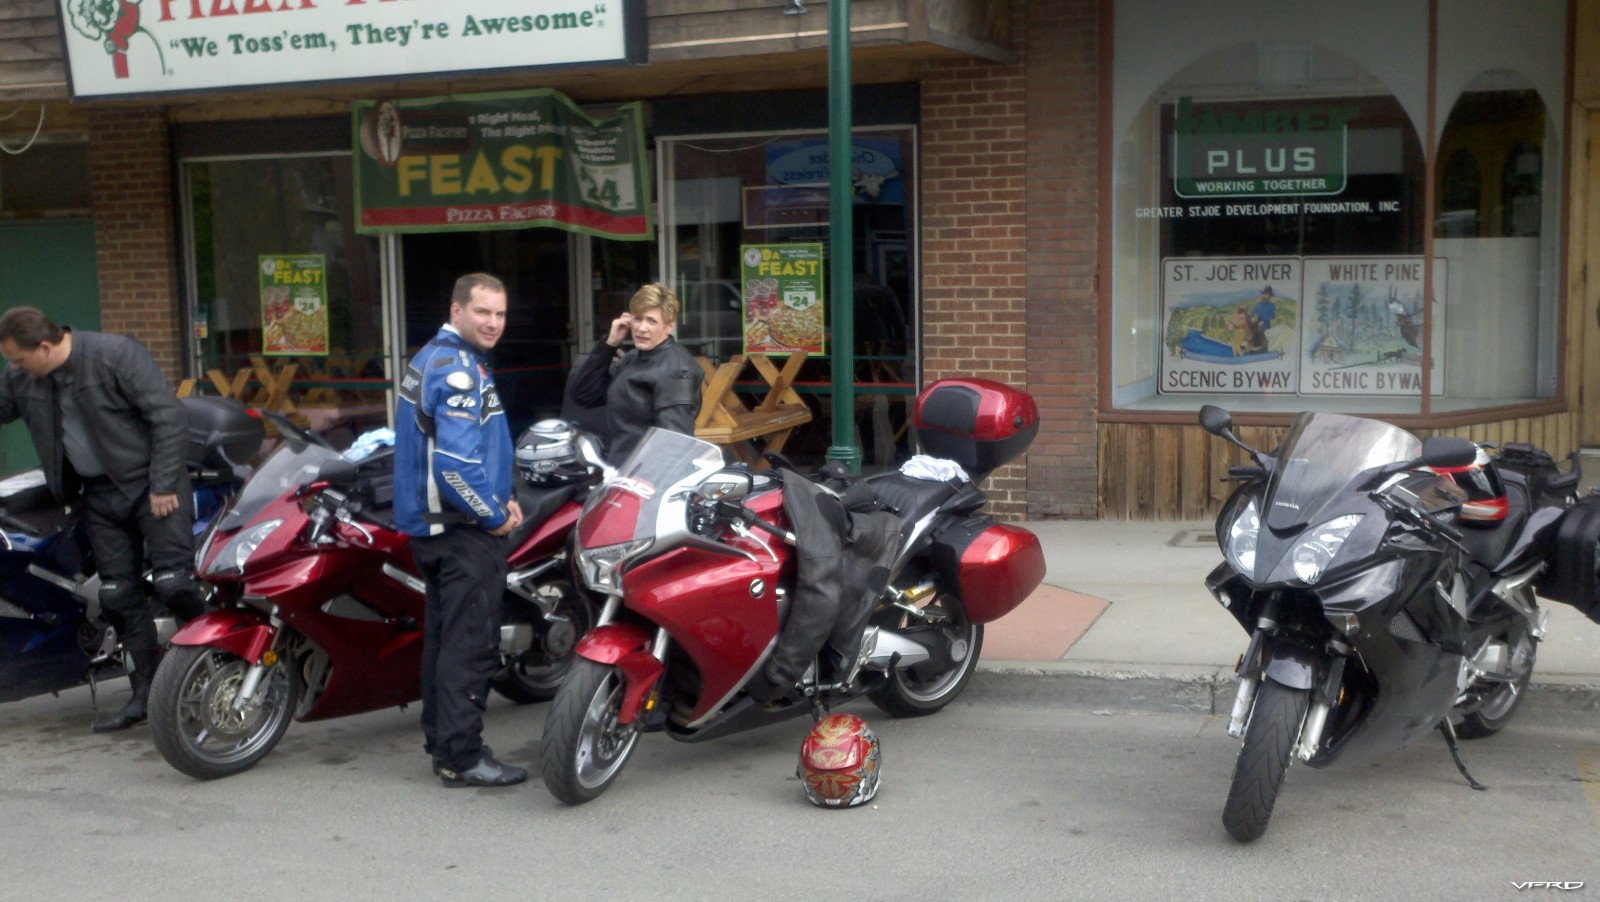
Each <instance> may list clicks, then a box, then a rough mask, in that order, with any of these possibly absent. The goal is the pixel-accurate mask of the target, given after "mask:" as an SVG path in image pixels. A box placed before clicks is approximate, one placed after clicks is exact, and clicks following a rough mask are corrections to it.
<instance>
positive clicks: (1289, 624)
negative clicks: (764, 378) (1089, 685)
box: [1200, 405, 1600, 842]
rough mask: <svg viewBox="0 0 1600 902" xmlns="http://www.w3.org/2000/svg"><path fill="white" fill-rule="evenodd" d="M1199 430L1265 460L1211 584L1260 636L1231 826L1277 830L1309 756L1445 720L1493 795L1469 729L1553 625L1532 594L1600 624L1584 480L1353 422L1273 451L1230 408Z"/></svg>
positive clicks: (1241, 834) (1242, 833)
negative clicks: (1295, 767)
mask: <svg viewBox="0 0 1600 902" xmlns="http://www.w3.org/2000/svg"><path fill="white" fill-rule="evenodd" d="M1200 423H1201V425H1202V426H1204V427H1205V429H1206V430H1207V431H1208V432H1210V433H1212V434H1213V435H1217V436H1220V437H1221V438H1223V439H1226V440H1227V441H1229V442H1231V443H1232V444H1234V445H1236V446H1238V447H1239V448H1241V449H1243V450H1244V451H1245V452H1246V453H1248V454H1249V455H1250V458H1251V459H1252V460H1253V461H1254V465H1253V466H1243V467H1234V468H1232V469H1231V470H1230V471H1229V476H1230V478H1232V479H1236V480H1238V481H1240V482H1241V483H1242V484H1241V485H1240V487H1239V488H1238V489H1237V490H1236V491H1235V492H1234V493H1233V495H1232V496H1231V497H1230V498H1229V499H1228V501H1227V503H1226V504H1225V505H1224V507H1223V509H1222V512H1221V514H1220V515H1219V516H1218V518H1217V543H1218V545H1219V546H1221V549H1222V553H1223V558H1224V560H1223V563H1222V564H1221V565H1219V566H1218V567H1217V568H1216V570H1214V571H1213V572H1212V573H1211V575H1210V576H1208V577H1207V578H1206V586H1207V588H1208V589H1210V590H1211V593H1212V595H1213V596H1214V597H1215V598H1216V600H1217V601H1219V602H1220V603H1221V604H1222V605H1223V607H1225V608H1227V610H1228V612H1229V613H1230V614H1232V615H1233V616H1234V618H1235V619H1237V620H1238V621H1239V624H1240V626H1242V627H1244V629H1245V631H1246V632H1248V633H1249V634H1250V644H1249V647H1248V648H1247V649H1246V650H1245V653H1244V655H1243V656H1242V657H1241V659H1240V661H1239V666H1238V680H1239V682H1238V693H1237V696H1236V697H1235V699H1234V704H1233V710H1232V712H1231V715H1230V717H1229V722H1228V733H1229V735H1231V736H1235V737H1242V738H1243V740H1244V742H1243V746H1242V747H1241V748H1240V751H1239V756H1238V759H1237V762H1236V764H1235V767H1234V773H1233V782H1232V785H1231V786H1230V788H1229V791H1228V800H1227V804H1226V805H1225V806H1224V809H1223V815H1222V822H1223V825H1224V826H1225V827H1226V828H1227V830H1228V832H1229V833H1230V834H1231V835H1232V836H1233V837H1234V838H1235V839H1237V840H1239V841H1241V842H1250V841H1252V840H1255V839H1257V838H1259V837H1260V836H1261V835H1262V834H1263V833H1265V832H1266V829H1267V823H1268V821H1269V820H1270V818H1271V817H1272V809H1273V806H1274V804H1275V802H1276V801H1277V797H1278V793H1279V791H1280V790H1281V788H1282V787H1283V782H1284V776H1285V774H1286V773H1287V771H1288V768H1289V764H1290V761H1291V760H1292V759H1294V758H1299V759H1300V760H1302V761H1304V762H1306V763H1307V764H1308V765H1310V766H1312V767H1324V766H1326V765H1329V764H1332V763H1333V762H1334V761H1336V760H1344V761H1351V760H1357V759H1361V758H1367V757H1370V756H1373V755H1376V754H1380V753H1383V752H1386V751H1389V750H1392V749H1395V748H1398V747H1400V746H1401V745H1404V744H1406V743H1409V742H1411V741H1412V740H1415V739H1417V738H1419V737H1421V736H1423V735H1424V734H1427V733H1429V732H1431V731H1434V730H1439V731H1441V732H1443V733H1444V735H1445V739H1446V741H1447V743H1448V745H1449V748H1450V751H1451V754H1452V756H1453V758H1454V760H1455V762H1456V766H1457V767H1458V768H1459V769H1460V770H1461V773H1462V775H1463V776H1464V777H1465V778H1466V779H1467V781H1468V782H1469V783H1471V784H1472V785H1473V787H1474V788H1478V789H1481V788H1483V787H1482V786H1481V785H1479V784H1478V783H1477V782H1476V781H1475V780H1473V779H1472V777H1471V775H1470V774H1468V773H1467V770H1466V767H1465V765H1464V764H1463V763H1462V760H1461V756H1460V753H1459V748H1458V746H1457V744H1456V737H1457V736H1460V737H1463V738H1478V737H1483V736H1489V735H1492V734H1493V733H1495V732H1498V731H1499V730H1500V729H1501V728H1502V727H1504V726H1505V725H1506V724H1507V723H1508V722H1509V721H1510V719H1511V717H1512V715H1513V714H1514V713H1515V711H1516V709H1517V705H1518V702H1519V701H1520V700H1521V698H1522V695H1523V691H1524V689H1525V688H1526V687H1527V685H1528V683H1529V680H1530V679H1531V677H1532V674H1533V667H1534V660H1535V657H1536V654H1537V650H1538V643H1539V640H1540V639H1541V638H1543V636H1544V633H1545V624H1546V622H1547V620H1548V614H1547V613H1541V611H1540V609H1539V604H1538V599H1537V598H1536V597H1535V591H1536V589H1538V590H1539V591H1540V592H1541V593H1543V594H1546V595H1548V596H1550V597H1554V598H1558V599H1560V600H1565V601H1569V602H1570V603H1574V604H1576V605H1578V606H1580V607H1582V608H1583V609H1584V610H1585V612H1586V613H1589V615H1590V616H1591V617H1596V616H1600V607H1597V606H1596V603H1595V602H1596V598H1597V597H1600V593H1597V592H1596V583H1595V582H1594V567H1595V549H1596V539H1597V537H1600V516H1596V512H1597V506H1596V504H1595V503H1593V502H1589V501H1587V500H1586V501H1585V503H1583V504H1581V505H1575V502H1576V496H1575V489H1576V487H1577V484H1578V474H1577V473H1576V472H1573V473H1568V474H1563V473H1561V472H1560V471H1559V469H1558V468H1557V467H1556V466H1555V464H1554V463H1553V462H1552V461H1551V459H1550V457H1549V456H1548V455H1545V454H1544V453H1543V452H1541V451H1538V450H1537V449H1533V448H1529V447H1527V446H1520V447H1519V448H1518V449H1517V452H1518V453H1516V454H1508V453H1506V452H1503V453H1502V455H1501V458H1500V460H1493V459H1490V458H1489V457H1488V456H1487V454H1486V453H1485V451H1484V449H1483V448H1480V447H1479V446H1478V445H1476V444H1474V443H1472V442H1470V441H1468V440H1466V439H1458V438H1447V437H1437V438H1430V439H1428V440H1427V441H1420V440H1418V439H1417V437H1416V436H1413V435H1412V434H1410V433H1408V432H1406V431H1404V430H1402V429H1399V428H1397V427H1395V426H1391V425H1389V424H1387V423H1382V422H1378V421H1376V420H1368V419H1362V418H1359V417H1351V416H1342V415H1338V414H1326V413H1303V414H1301V415H1300V416H1299V417H1298V418H1297V419H1296V420H1295V421H1294V423H1293V425H1291V426H1290V428H1289V431H1288V433H1287V434H1286V435H1285V437H1284V439H1283V442H1282V444H1281V445H1280V446H1279V447H1278V448H1277V449H1276V451H1274V452H1273V453H1271V454H1268V453H1265V452H1263V451H1259V450H1256V449H1253V448H1250V447H1248V446H1246V445H1245V444H1244V443H1243V442H1241V441H1240V440H1239V439H1238V438H1237V437H1235V436H1234V434H1233V431H1232V420H1231V417H1230V416H1229V415H1228V413H1227V412H1226V411H1223V410H1221V409H1220V408H1216V407H1212V406H1209V405H1208V406H1206V407H1204V408H1202V409H1201V411H1200ZM1510 450H1511V449H1510V447H1509V446H1508V449H1507V451H1508V452H1509V451H1510ZM1574 469H1575V467H1574ZM1580 555H1581V556H1582V557H1583V558H1584V559H1585V560H1587V573H1586V576H1585V574H1576V575H1574V576H1573V577H1572V579H1571V580H1570V585H1556V583H1557V582H1559V581H1560V579H1562V577H1559V576H1558V575H1557V574H1556V573H1555V568H1553V567H1552V562H1553V561H1554V560H1556V559H1557V558H1558V557H1562V556H1567V557H1573V556H1580ZM1541 578H1543V579H1544V581H1545V582H1544V583H1541V582H1540V580H1541ZM1585 578H1586V579H1587V580H1588V582H1587V584H1586V585H1583V580H1584V579H1585ZM1563 596H1565V597H1563Z"/></svg>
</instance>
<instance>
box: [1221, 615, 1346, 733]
mask: <svg viewBox="0 0 1600 902" xmlns="http://www.w3.org/2000/svg"><path fill="white" fill-rule="evenodd" d="M1276 628H1277V624H1276V623H1274V622H1273V621H1272V620H1270V619H1268V618H1265V617H1263V618H1262V619H1261V620H1260V622H1259V623H1258V624H1257V625H1256V631H1255V632H1254V633H1252V634H1251V636H1250V647H1249V648H1247V649H1245V653H1244V655H1243V656H1242V657H1240V659H1239V668H1238V677H1239V689H1238V691H1237V692H1236V693H1235V694H1234V697H1233V710H1232V711H1230V712H1229V714H1228V735H1229V736H1232V737H1233V738H1235V739H1239V738H1242V737H1243V736H1244V732H1245V729H1246V728H1247V727H1248V725H1249V722H1250V714H1251V713H1252V712H1253V711H1254V709H1255V700H1256V689H1257V688H1259V687H1260V685H1261V677H1262V674H1263V673H1265V671H1266V665H1267V662H1266V661H1265V660H1264V659H1263V657H1262V650H1261V649H1262V646H1263V644H1264V643H1265V640H1266V637H1267V635H1268V634H1269V633H1270V632H1272V631H1273V630H1275V629H1276ZM1328 646H1329V651H1331V652H1332V653H1333V654H1332V656H1331V660H1330V662H1329V665H1328V671H1327V673H1326V674H1324V676H1323V678H1322V680H1321V682H1320V684H1319V685H1317V686H1315V687H1313V694H1312V697H1311V706H1310V708H1309V709H1308V710H1307V711H1306V717H1305V720H1304V721H1302V722H1301V725H1300V732H1299V735H1298V736H1297V737H1296V742H1295V747H1294V755H1295V757H1297V758H1299V759H1300V760H1301V761H1310V760H1311V759H1312V758H1313V757H1315V756H1316V754H1317V752H1318V751H1319V750H1320V748H1321V742H1322V731H1323V730H1324V729H1326V727H1327V725H1328V715H1329V714H1331V713H1332V712H1333V706H1334V704H1335V703H1337V702H1338V700H1339V686H1340V684H1341V683H1343V681H1344V666H1345V661H1346V660H1347V657H1346V656H1347V655H1348V654H1349V652H1350V650H1351V649H1350V646H1348V645H1346V644H1345V643H1343V642H1340V641H1338V640H1330V641H1329V643H1328Z"/></svg>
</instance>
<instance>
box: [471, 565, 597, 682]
mask: <svg viewBox="0 0 1600 902" xmlns="http://www.w3.org/2000/svg"><path fill="white" fill-rule="evenodd" d="M559 591H560V593H561V598H560V600H559V601H557V602H555V604H554V606H553V607H554V609H555V615H556V618H557V619H555V620H546V619H545V618H544V613H543V612H542V611H540V610H539V606H538V605H536V604H534V603H533V602H531V601H528V600H527V599H526V598H523V597H522V596H520V595H517V594H514V593H511V592H507V593H506V597H505V614H504V616H503V617H502V620H503V622H505V623H527V624H530V625H532V626H533V647H532V648H529V649H528V650H527V651H525V652H523V653H522V654H520V655H518V656H517V657H515V658H512V659H510V660H508V661H507V662H506V665H505V666H504V667H502V668H500V671H499V672H498V673H496V674H495V675H494V678H493V679H492V680H490V683H489V685H490V686H492V687H493V688H494V691H495V692H498V693H499V694H500V695H503V696H505V697H506V698H508V699H510V700H511V701H513V702H516V703H517V704H519V705H528V704H532V703H534V702H544V701H549V700H550V699H552V698H555V695H556V690H558V689H560V688H561V681H562V680H564V679H566V678H567V674H568V673H570V672H572V664H573V662H574V661H576V660H577V655H575V654H573V653H572V649H573V648H574V647H576V646H577V644H578V640H579V639H581V638H583V634H584V633H587V632H588V631H589V630H591V629H593V628H594V622H595V618H596V614H597V613H598V612H597V611H595V608H594V605H592V604H590V603H589V600H588V599H587V598H585V597H584V596H583V595H581V594H580V593H579V592H578V591H577V590H576V589H574V588H572V587H571V586H566V585H563V586H560V587H559Z"/></svg>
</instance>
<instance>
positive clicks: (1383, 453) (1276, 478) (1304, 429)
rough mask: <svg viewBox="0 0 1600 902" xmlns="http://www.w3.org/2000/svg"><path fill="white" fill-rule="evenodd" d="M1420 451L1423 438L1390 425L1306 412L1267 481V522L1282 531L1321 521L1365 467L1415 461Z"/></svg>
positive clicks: (1291, 431) (1280, 449)
mask: <svg viewBox="0 0 1600 902" xmlns="http://www.w3.org/2000/svg"><path fill="white" fill-rule="evenodd" d="M1421 450H1422V442H1421V440H1419V439H1418V438H1417V437H1416V436H1414V435H1412V434H1411V433H1409V432H1407V431H1405V430H1404V429H1400V428H1398V427H1395V426H1391V425H1389V424H1388V423H1380V422H1378V421H1377V420H1367V419H1362V418H1360V417H1349V416H1344V415H1343V414H1337V413H1302V414H1301V415H1300V416H1298V417H1296V418H1295V421H1294V423H1293V424H1292V425H1290V426H1289V432H1288V434H1286V435H1285V436H1284V437H1283V444H1281V445H1279V446H1278V466H1277V469H1276V470H1275V471H1274V472H1273V474H1272V479H1271V481H1270V482H1269V483H1268V484H1267V493H1266V500H1265V503H1266V521H1267V526H1269V527H1270V528H1272V529H1274V530H1278V531H1280V532H1281V531H1283V530H1289V529H1299V528H1301V527H1303V526H1305V525H1306V524H1308V523H1318V522H1321V520H1320V519H1319V517H1320V515H1321V514H1322V513H1323V512H1324V508H1326V507H1328V505H1329V504H1330V503H1334V502H1337V501H1338V500H1339V499H1341V498H1342V497H1343V496H1345V495H1346V493H1347V491H1350V490H1353V488H1352V487H1351V483H1353V482H1355V481H1356V480H1357V479H1363V478H1366V477H1365V476H1364V475H1363V474H1365V473H1366V472H1367V471H1369V470H1371V469H1372V468H1373V467H1380V466H1383V465H1384V464H1390V463H1396V462H1399V461H1404V460H1411V459H1412V458H1414V457H1416V456H1417V454H1418V453H1419V452H1420V451H1421Z"/></svg>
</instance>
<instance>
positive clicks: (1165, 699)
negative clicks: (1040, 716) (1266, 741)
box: [962, 661, 1600, 726]
mask: <svg viewBox="0 0 1600 902" xmlns="http://www.w3.org/2000/svg"><path fill="white" fill-rule="evenodd" d="M1233 697H1234V678H1233V668H1232V667H1211V666H1202V665H1172V664H1161V665H1153V664H1116V663H1110V662H1101V661H1082V662H1072V663H1067V662H1060V661H1047V662H1027V661H990V662H984V661H980V662H979V663H978V671H977V673H975V674H973V676H972V682H971V683H970V684H969V685H968V686H967V689H966V692H965V693H964V694H963V696H962V701H964V702H966V703H968V704H979V705H994V706H1008V705H1009V706H1016V705H1050V706H1056V707H1066V708H1073V709H1079V710H1087V711H1089V712H1091V713H1095V714H1123V713H1140V714H1198V715H1202V716H1227V714H1228V713H1229V712H1230V711H1231V710H1232V708H1233ZM1522 705H1523V709H1524V710H1525V711H1530V712H1535V713H1541V714H1559V715H1579V716H1580V717H1585V718H1592V719H1593V720H1594V721H1595V722H1596V724H1597V726H1600V677H1596V676H1594V675H1572V674H1538V673H1536V674H1535V675H1534V681H1533V683H1532V685H1531V686H1529V688H1528V692H1527V697H1526V698H1524V699H1523V701H1522Z"/></svg>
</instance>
